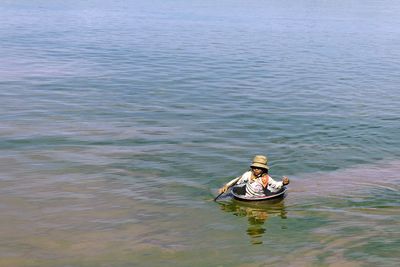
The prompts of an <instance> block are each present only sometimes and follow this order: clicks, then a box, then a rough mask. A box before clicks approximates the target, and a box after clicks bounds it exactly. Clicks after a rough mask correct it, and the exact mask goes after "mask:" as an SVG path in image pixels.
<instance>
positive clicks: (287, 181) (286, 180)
mask: <svg viewBox="0 0 400 267" xmlns="http://www.w3.org/2000/svg"><path fill="white" fill-rule="evenodd" d="M282 183H283V185H288V184H289V183H290V181H289V178H287V177H286V176H283V179H282Z"/></svg>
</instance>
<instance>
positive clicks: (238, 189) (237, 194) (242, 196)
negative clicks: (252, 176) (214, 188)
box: [231, 185, 287, 201]
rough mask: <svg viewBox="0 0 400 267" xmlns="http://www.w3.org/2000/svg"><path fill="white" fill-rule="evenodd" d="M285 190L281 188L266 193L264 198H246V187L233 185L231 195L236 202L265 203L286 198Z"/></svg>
mask: <svg viewBox="0 0 400 267" xmlns="http://www.w3.org/2000/svg"><path fill="white" fill-rule="evenodd" d="M286 191H287V188H286V187H285V186H283V187H282V188H281V189H280V190H279V191H277V192H274V193H271V192H268V193H266V194H265V196H252V197H249V196H246V185H235V186H233V187H232V190H231V194H232V196H233V197H234V198H235V199H237V200H242V201H266V200H272V199H278V198H284V197H285V196H286Z"/></svg>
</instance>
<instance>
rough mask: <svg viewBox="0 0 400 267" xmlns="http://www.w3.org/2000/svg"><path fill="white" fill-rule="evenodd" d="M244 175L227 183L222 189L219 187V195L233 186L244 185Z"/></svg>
mask: <svg viewBox="0 0 400 267" xmlns="http://www.w3.org/2000/svg"><path fill="white" fill-rule="evenodd" d="M245 174H246V173H244V174H242V175H241V176H239V177H236V178H235V179H232V180H231V181H229V182H228V183H226V184H225V185H224V186H223V187H221V188H220V189H219V190H218V191H219V193H220V194H221V193H224V192H226V191H227V190H228V189H229V188H230V187H231V186H233V185H235V184H241V183H244V182H245V181H246V180H247V179H246V175H245Z"/></svg>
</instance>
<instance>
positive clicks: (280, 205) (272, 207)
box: [219, 199, 286, 244]
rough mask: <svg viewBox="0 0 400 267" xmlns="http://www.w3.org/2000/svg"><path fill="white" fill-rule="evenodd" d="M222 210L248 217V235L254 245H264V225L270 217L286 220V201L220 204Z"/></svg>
mask: <svg viewBox="0 0 400 267" xmlns="http://www.w3.org/2000/svg"><path fill="white" fill-rule="evenodd" d="M219 204H220V205H221V209H222V210H223V211H226V212H230V213H233V214H234V215H235V216H239V217H245V216H246V217H247V220H248V222H249V225H248V227H247V234H248V235H249V236H250V239H251V243H252V244H262V243H263V242H262V237H263V235H264V234H265V232H266V231H267V229H266V228H265V227H264V223H265V222H266V221H267V219H268V218H269V217H273V216H279V217H281V218H282V219H286V211H285V205H284V200H282V199H281V200H277V201H275V202H271V201H268V203H263V202H259V203H250V202H239V201H235V200H234V201H232V202H229V203H223V202H220V203H219Z"/></svg>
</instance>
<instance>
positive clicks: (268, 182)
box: [219, 155, 289, 197]
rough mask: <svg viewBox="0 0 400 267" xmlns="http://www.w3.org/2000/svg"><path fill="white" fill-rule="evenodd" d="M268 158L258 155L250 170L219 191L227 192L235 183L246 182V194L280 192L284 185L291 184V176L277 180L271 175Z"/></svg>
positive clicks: (250, 195) (257, 194) (263, 194)
mask: <svg viewBox="0 0 400 267" xmlns="http://www.w3.org/2000/svg"><path fill="white" fill-rule="evenodd" d="M267 163H268V159H267V157H266V156H263V155H256V156H255V157H254V158H253V161H252V163H251V165H250V170H249V171H247V172H245V173H244V174H242V175H241V176H239V177H237V178H235V179H233V180H231V181H229V182H228V183H226V184H225V185H224V186H223V187H221V188H220V189H219V193H220V194H221V193H224V192H226V191H227V190H228V189H229V188H230V187H231V186H233V185H235V184H246V196H248V197H252V196H265V195H268V194H271V193H275V192H278V191H279V190H280V189H281V188H282V187H283V186H284V185H287V184H289V178H287V177H286V176H283V179H282V181H275V180H274V179H272V178H271V176H269V174H268V171H269V167H268V165H267Z"/></svg>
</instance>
